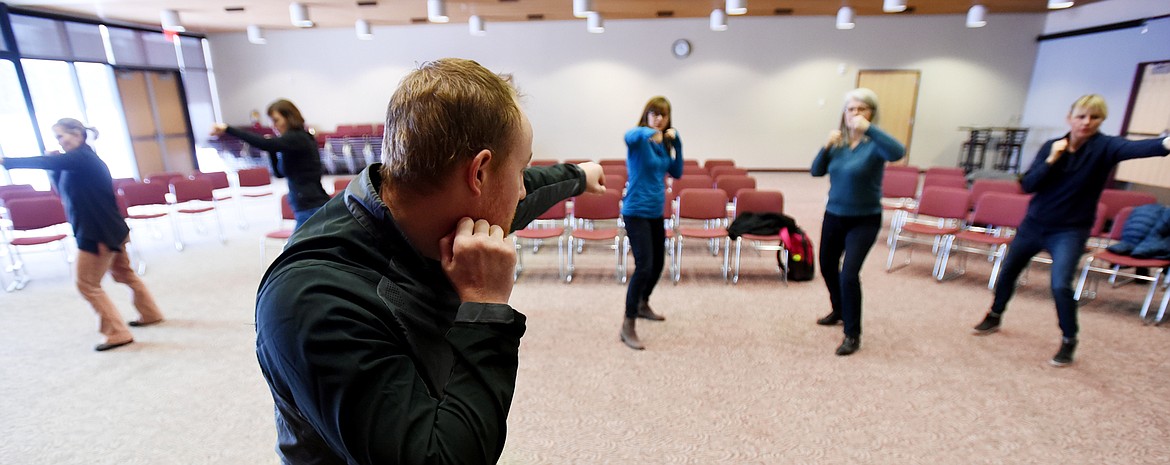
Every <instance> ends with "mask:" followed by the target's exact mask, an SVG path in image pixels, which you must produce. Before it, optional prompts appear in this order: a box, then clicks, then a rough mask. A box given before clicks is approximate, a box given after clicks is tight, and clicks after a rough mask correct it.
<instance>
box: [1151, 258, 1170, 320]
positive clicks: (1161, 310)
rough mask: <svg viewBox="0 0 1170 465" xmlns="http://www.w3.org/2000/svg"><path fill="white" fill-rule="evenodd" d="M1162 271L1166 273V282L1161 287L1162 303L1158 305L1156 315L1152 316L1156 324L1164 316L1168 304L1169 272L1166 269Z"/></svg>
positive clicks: (1169, 304)
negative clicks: (1155, 316)
mask: <svg viewBox="0 0 1170 465" xmlns="http://www.w3.org/2000/svg"><path fill="white" fill-rule="evenodd" d="M1162 271H1163V273H1164V274H1165V275H1166V284H1163V285H1162V287H1163V288H1164V289H1162V305H1159V306H1158V316H1157V318H1154V324H1156V325H1160V324H1162V318H1163V317H1165V316H1166V307H1168V306H1170V273H1166V272H1165V271H1166V270H1162Z"/></svg>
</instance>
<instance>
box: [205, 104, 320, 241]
mask: <svg viewBox="0 0 1170 465" xmlns="http://www.w3.org/2000/svg"><path fill="white" fill-rule="evenodd" d="M268 116H269V117H270V118H272V127H273V128H274V129H276V132H277V136H278V137H274V138H271V139H269V138H265V137H263V136H261V135H259V134H256V133H254V132H249V131H246V130H243V129H239V128H234V127H230V126H227V125H225V124H216V125H215V126H214V127H213V128H212V131H211V135H213V136H220V135H223V134H224V133H227V134H231V135H233V136H236V137H238V138H240V139H243V140H244V142H247V143H248V144H250V145H252V146H253V147H256V148H258V149H260V150H264V151H267V152H268V157H269V159H270V160H271V161H272V169H273V172H274V173H275V174H276V177H278V178H288V201H289V203H290V204H291V205H292V209H293V213H294V214H295V216H296V220H297V224H296V228H297V229H300V227H301V225H302V224H304V223H305V221H307V220H308V219H309V217H310V216H313V213H316V212H317V210H318V209H319V208H321V206H322V205H325V202H327V201H329V194H327V193H325V188H324V187H322V186H321V153H320V152H318V151H317V140H316V139H314V138H313V135H312V134H309V133H308V132H306V131H305V118H304V117H302V116H301V111H300V110H298V109H297V107H296V105H293V104H292V102H290V101H288V100H285V99H280V100H277V101H275V102H272V104H271V105H269V106H268Z"/></svg>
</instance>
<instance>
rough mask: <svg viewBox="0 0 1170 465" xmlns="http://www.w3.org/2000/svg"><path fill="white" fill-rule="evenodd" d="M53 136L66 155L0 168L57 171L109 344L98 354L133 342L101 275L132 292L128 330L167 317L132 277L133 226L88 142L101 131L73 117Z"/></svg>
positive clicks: (89, 292)
mask: <svg viewBox="0 0 1170 465" xmlns="http://www.w3.org/2000/svg"><path fill="white" fill-rule="evenodd" d="M53 132H54V133H56V135H57V143H59V144H60V145H61V148H62V149H63V150H65V153H60V154H53V155H48V156H44V157H28V158H7V159H6V158H4V157H3V156H0V165H4V166H5V167H7V168H9V169H16V168H31V169H41V170H52V171H54V179H55V184H56V185H57V190H58V192H60V193H61V202H62V203H63V204H64V205H65V211H66V212H67V213H68V214H69V223H70V224H71V225H72V226H73V236H74V238H75V239H77V249H78V254H77V290H78V291H80V292H81V296H82V297H84V298H85V300H86V301H87V302H89V304H90V305H91V306H93V310H94V312H96V313H97V314H98V321H99V327H98V330H99V331H100V332H101V333H102V335H103V336H105V341H104V342H102V343H101V344H98V345H97V346H96V347H94V349H95V350H97V351H99V352H100V351H106V350H110V349H113V348H117V347H122V346H124V345H126V344H129V343H131V342H134V336H133V335H132V334H131V333H130V328H128V327H126V323H125V322H123V321H122V315H121V314H120V313H119V312H118V309H117V307H116V306H115V305H114V301H113V300H110V296H109V295H107V294H106V291H105V290H103V289H102V277H104V276H105V275H106V273H109V274H110V276H111V277H113V278H114V281H115V282H118V283H122V284H125V285H126V286H129V287H130V290H131V291H133V293H134V294H133V295H134V297H133V302H134V308H135V309H136V310H138V315H139V317H138V319H137V320H134V321H131V322H130V326H149V325H153V324H155V323H160V322H162V321H163V314H162V311H160V310H159V308H158V304H156V303H155V301H154V297H153V296H151V294H150V290H148V289H147V288H146V283H144V282H142V280H141V279H139V278H138V275H136V274H134V269H133V268H131V267H130V258H129V257H127V256H126V244H127V243H128V242H129V240H130V228H129V227H127V226H126V221H125V220H124V219H122V213H121V211H119V209H118V203H117V201H116V200H115V197H114V187H113V179H112V178H111V177H110V169H109V168H108V167H107V166H106V163H105V162H103V161H102V159H101V158H98V155H97V153H96V152H94V151H93V148H92V147H90V146H89V144H87V143H86V136H87V135H88V132H93V133H94V137H95V138H96V137H97V130H96V129H94V128H91V127H86V126H85V125H84V124H82V123H81V121H78V120H75V119H73V118H62V119H61V120H59V121H57V124H54V125H53Z"/></svg>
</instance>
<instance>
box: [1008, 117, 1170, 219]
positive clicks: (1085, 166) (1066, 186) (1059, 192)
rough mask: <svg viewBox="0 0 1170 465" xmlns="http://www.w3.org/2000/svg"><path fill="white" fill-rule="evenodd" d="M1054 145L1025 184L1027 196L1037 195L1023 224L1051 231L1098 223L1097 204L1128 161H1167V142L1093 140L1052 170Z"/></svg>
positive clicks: (1100, 136)
mask: <svg viewBox="0 0 1170 465" xmlns="http://www.w3.org/2000/svg"><path fill="white" fill-rule="evenodd" d="M1068 137H1069V135H1068V134H1065V135H1064V136H1063V137H1060V138H1056V139H1052V140H1050V141H1048V142H1045V143H1044V145H1043V146H1041V147H1040V152H1039V153H1037V154H1036V158H1035V159H1033V160H1032V166H1031V168H1029V169H1028V171H1027V172H1026V173H1024V177H1023V178H1021V179H1020V186H1021V187H1022V188H1023V189H1024V192H1028V193H1035V194H1036V195H1035V196H1033V197H1032V201H1031V202H1029V203H1028V213H1027V215H1026V216H1025V217H1024V223H1025V224H1027V225H1029V226H1039V227H1045V228H1051V229H1056V230H1060V229H1086V230H1087V229H1089V228H1092V227H1093V221H1094V220H1095V219H1096V212H1097V202H1099V201H1100V200H1101V191H1103V190H1105V182H1107V181H1108V180H1109V173H1110V172H1112V171H1113V168H1114V167H1116V166H1117V164H1118V163H1121V162H1123V161H1125V160H1132V159H1134V158H1146V157H1157V156H1166V154H1167V153H1170V152H1167V150H1166V147H1164V146H1163V145H1162V139H1147V140H1128V139H1126V138H1124V137H1116V136H1107V135H1104V134H1100V133H1097V134H1094V135H1093V136H1091V137H1089V140H1087V141H1085V143H1084V144H1082V145H1081V148H1080V149H1078V150H1077V151H1076V152H1067V153H1065V154H1063V155H1061V157H1060V159H1059V160H1057V161H1056V163H1053V164H1052V165H1049V164H1048V162H1047V159H1048V155H1049V154H1050V153H1051V152H1052V143H1053V142H1056V141H1058V140H1060V139H1066V138H1068Z"/></svg>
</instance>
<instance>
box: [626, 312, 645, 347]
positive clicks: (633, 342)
mask: <svg viewBox="0 0 1170 465" xmlns="http://www.w3.org/2000/svg"><path fill="white" fill-rule="evenodd" d="M637 321H638V319H637V318H626V319H625V320H623V321H622V333H621V340H622V342H623V343H625V344H626V345H627V346H629V347H630V348H631V349H634V350H646V346H644V345H642V341H639V340H638V333H637V331H635V330H634V325H635V323H637Z"/></svg>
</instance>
